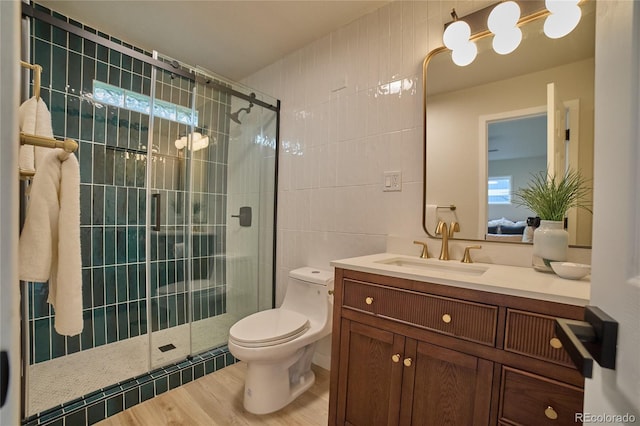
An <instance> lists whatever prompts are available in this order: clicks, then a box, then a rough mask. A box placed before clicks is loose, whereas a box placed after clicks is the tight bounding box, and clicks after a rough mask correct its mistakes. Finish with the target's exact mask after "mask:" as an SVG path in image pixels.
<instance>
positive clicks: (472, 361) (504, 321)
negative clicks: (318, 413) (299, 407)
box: [329, 253, 590, 426]
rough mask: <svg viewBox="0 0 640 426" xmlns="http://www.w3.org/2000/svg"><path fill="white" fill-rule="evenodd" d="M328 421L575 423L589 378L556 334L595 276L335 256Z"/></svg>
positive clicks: (579, 311) (577, 314)
mask: <svg viewBox="0 0 640 426" xmlns="http://www.w3.org/2000/svg"><path fill="white" fill-rule="evenodd" d="M332 265H333V266H334V267H335V268H336V269H335V293H334V294H335V299H334V317H333V337H332V339H333V340H332V363H331V389H330V401H329V424H330V425H345V424H348V425H357V426H358V425H372V424H376V425H380V424H387V425H398V424H399V425H410V424H413V425H434V424H447V425H536V426H538V425H545V424H560V425H565V424H572V425H573V424H575V422H574V420H575V413H581V412H582V407H583V387H584V378H583V377H582V376H581V374H580V373H579V371H578V370H577V369H576V368H575V367H574V365H573V363H572V361H571V360H570V358H569V356H568V355H567V353H566V351H565V350H564V349H563V348H562V344H561V343H560V341H559V340H558V339H557V338H556V337H555V335H554V324H555V318H557V317H559V318H567V319H576V320H582V319H583V312H584V305H586V304H587V303H588V298H589V287H590V283H589V281H588V280H585V279H583V280H579V281H570V280H564V279H561V278H559V277H557V276H555V275H553V274H545V273H540V272H536V271H534V270H533V269H532V268H522V267H511V266H503V265H488V264H472V265H465V264H461V263H460V262H458V261H449V262H444V261H438V260H434V259H420V258H418V257H415V258H412V257H410V256H398V255H393V254H389V253H383V254H378V255H372V256H363V257H358V258H352V259H344V260H338V261H335V262H332Z"/></svg>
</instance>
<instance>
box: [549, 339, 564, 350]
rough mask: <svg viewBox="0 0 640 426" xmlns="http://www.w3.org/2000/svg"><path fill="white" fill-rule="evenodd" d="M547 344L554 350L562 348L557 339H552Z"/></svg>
mask: <svg viewBox="0 0 640 426" xmlns="http://www.w3.org/2000/svg"><path fill="white" fill-rule="evenodd" d="M549 344H550V345H551V347H552V348H554V349H560V348H561V347H562V342H561V341H560V339H558V338H557V337H553V338H552V339H551V340H549Z"/></svg>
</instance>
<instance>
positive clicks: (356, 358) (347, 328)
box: [337, 319, 404, 426]
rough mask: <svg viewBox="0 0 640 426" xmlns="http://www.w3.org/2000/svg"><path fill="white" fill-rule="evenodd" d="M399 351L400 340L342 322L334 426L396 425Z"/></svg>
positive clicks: (400, 370) (382, 332)
mask: <svg viewBox="0 0 640 426" xmlns="http://www.w3.org/2000/svg"><path fill="white" fill-rule="evenodd" d="M403 350H404V337H402V336H399V335H395V334H393V333H390V332H388V331H384V330H380V329H378V328H374V327H371V326H368V325H364V324H360V323H357V322H353V321H349V320H344V319H343V321H342V331H341V342H340V377H341V378H340V383H339V384H338V410H337V412H338V416H337V417H338V419H337V420H338V421H337V424H339V425H343V424H347V425H355V426H371V425H385V424H386V425H397V424H398V416H399V411H400V389H401V381H402V367H401V366H402V362H399V360H400V358H401V357H402V352H403ZM394 355H398V357H394ZM394 359H395V360H397V362H396V361H394Z"/></svg>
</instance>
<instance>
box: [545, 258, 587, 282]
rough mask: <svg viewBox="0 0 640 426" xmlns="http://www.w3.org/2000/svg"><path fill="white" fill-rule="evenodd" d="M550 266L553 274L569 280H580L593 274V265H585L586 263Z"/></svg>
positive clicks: (556, 263)
mask: <svg viewBox="0 0 640 426" xmlns="http://www.w3.org/2000/svg"><path fill="white" fill-rule="evenodd" d="M550 264H551V269H553V272H555V273H556V274H557V275H558V276H559V277H560V278H566V279H568V280H579V279H581V278H584V277H586V276H587V275H589V274H590V273H591V265H585V264H584V263H572V262H550Z"/></svg>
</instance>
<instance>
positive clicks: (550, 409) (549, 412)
mask: <svg viewBox="0 0 640 426" xmlns="http://www.w3.org/2000/svg"><path fill="white" fill-rule="evenodd" d="M544 415H545V416H547V418H548V419H550V420H555V419H557V418H558V413H557V412H556V410H554V409H553V407H552V406H550V405H549V406H548V407H547V408H546V409H545V410H544Z"/></svg>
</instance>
